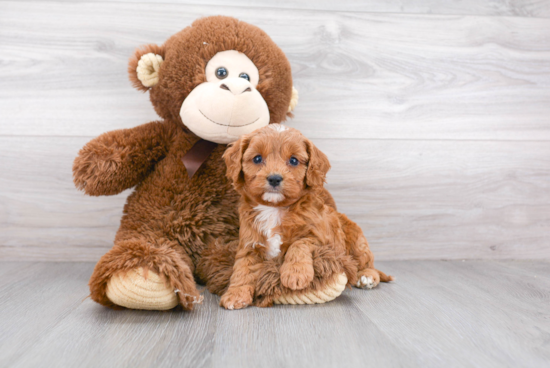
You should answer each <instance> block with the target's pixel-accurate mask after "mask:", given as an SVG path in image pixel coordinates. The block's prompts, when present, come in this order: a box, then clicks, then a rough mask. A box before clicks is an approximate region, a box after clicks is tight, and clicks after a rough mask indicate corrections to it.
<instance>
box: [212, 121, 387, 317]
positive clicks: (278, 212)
mask: <svg viewBox="0 0 550 368" xmlns="http://www.w3.org/2000/svg"><path fill="white" fill-rule="evenodd" d="M223 157H224V159H225V162H226V165H227V176H228V177H229V178H230V179H231V180H233V184H234V186H235V189H236V190H237V191H238V192H239V193H240V194H241V196H242V198H241V204H240V207H239V216H240V232H239V247H238V250H237V255H236V258H235V265H234V268H233V274H232V276H231V280H230V284H229V288H228V290H227V291H226V293H225V294H224V295H223V296H222V298H221V303H220V304H221V305H222V306H223V307H225V308H227V309H240V308H244V307H246V306H248V305H250V304H252V302H253V299H254V292H255V285H256V280H257V277H258V274H259V271H260V270H261V268H262V264H263V262H264V261H266V260H268V259H271V258H274V257H284V262H283V264H282V266H281V269H280V275H281V276H280V279H281V280H280V281H281V283H282V285H283V286H284V287H287V288H289V289H292V290H301V289H304V288H305V287H307V286H308V285H309V284H310V283H311V282H312V280H313V278H314V276H315V275H314V269H313V260H312V252H313V250H314V249H315V247H318V246H327V245H328V246H332V247H334V248H335V250H337V251H340V252H345V253H346V254H348V255H350V256H351V257H353V260H354V263H356V266H357V280H358V281H357V284H356V286H357V287H366V288H368V289H370V288H373V287H375V286H376V285H378V283H379V282H380V281H384V282H387V281H391V280H393V278H392V277H391V276H386V275H385V274H384V273H383V272H381V271H378V270H376V269H374V258H373V255H372V252H371V251H370V249H369V246H368V244H367V240H366V239H365V236H364V235H363V232H362V231H361V229H360V228H359V226H358V225H357V224H355V223H354V222H353V221H351V220H349V219H348V218H347V217H346V216H345V215H343V214H341V213H338V212H337V211H336V210H335V209H334V208H333V207H331V206H329V205H327V204H326V201H327V198H330V195H328V194H325V193H324V192H325V189H324V187H323V184H324V182H325V177H326V173H327V171H328V170H329V169H330V164H329V162H328V159H327V157H326V156H325V155H324V154H323V153H322V152H321V151H319V149H317V147H315V146H314V145H313V144H312V143H311V142H310V141H309V140H308V139H306V138H305V137H304V136H303V135H302V134H301V133H300V132H299V131H297V130H296V129H292V128H288V127H285V126H283V125H279V124H271V125H269V126H266V127H265V128H262V129H259V130H257V131H255V132H253V133H251V134H249V135H246V136H243V137H241V138H240V139H239V140H238V141H237V142H235V144H233V145H232V146H231V147H230V148H228V149H227V151H226V152H225V154H224V156H223Z"/></svg>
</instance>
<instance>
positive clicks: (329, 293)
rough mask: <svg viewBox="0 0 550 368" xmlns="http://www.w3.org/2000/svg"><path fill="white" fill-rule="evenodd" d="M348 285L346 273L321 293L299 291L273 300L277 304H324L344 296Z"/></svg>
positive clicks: (336, 278) (328, 284)
mask: <svg viewBox="0 0 550 368" xmlns="http://www.w3.org/2000/svg"><path fill="white" fill-rule="evenodd" d="M347 283H348V278H347V277H346V274H345V273H342V274H339V275H336V276H334V279H333V280H332V281H331V282H328V283H327V286H326V287H325V288H324V289H323V290H320V291H313V290H298V291H294V292H292V293H289V294H283V295H281V296H280V297H279V298H277V299H275V300H273V302H274V303H275V304H322V303H326V302H330V301H331V300H334V299H336V298H337V297H339V296H340V294H342V292H343V291H344V289H345V288H346V284H347Z"/></svg>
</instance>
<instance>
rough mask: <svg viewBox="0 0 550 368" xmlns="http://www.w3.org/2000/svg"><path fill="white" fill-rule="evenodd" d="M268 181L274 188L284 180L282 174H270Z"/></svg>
mask: <svg viewBox="0 0 550 368" xmlns="http://www.w3.org/2000/svg"><path fill="white" fill-rule="evenodd" d="M267 181H268V183H269V185H271V186H272V187H273V188H275V187H278V186H279V184H281V182H282V181H283V177H282V176H281V175H278V174H276V175H269V176H268V177H267Z"/></svg>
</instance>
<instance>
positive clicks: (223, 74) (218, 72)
mask: <svg viewBox="0 0 550 368" xmlns="http://www.w3.org/2000/svg"><path fill="white" fill-rule="evenodd" d="M216 77H218V79H224V78H225V77H227V69H225V68H224V67H223V66H221V67H219V68H218V69H217V70H216Z"/></svg>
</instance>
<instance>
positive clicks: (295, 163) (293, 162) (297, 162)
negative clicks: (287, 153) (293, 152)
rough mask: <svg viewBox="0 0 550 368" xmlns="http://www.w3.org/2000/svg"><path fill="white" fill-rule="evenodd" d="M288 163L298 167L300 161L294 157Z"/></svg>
mask: <svg viewBox="0 0 550 368" xmlns="http://www.w3.org/2000/svg"><path fill="white" fill-rule="evenodd" d="M288 163H289V164H291V165H292V166H298V164H299V163H300V161H298V159H297V158H296V157H294V156H292V157H291V158H290V160H288Z"/></svg>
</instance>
